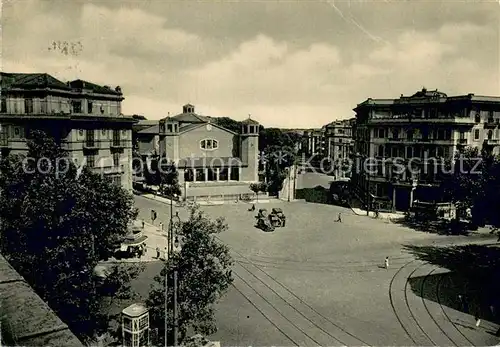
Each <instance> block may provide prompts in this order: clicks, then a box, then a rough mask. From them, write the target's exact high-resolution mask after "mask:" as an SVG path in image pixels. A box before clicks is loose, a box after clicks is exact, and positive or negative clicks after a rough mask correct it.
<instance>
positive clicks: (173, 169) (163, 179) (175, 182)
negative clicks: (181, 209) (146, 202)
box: [160, 162, 181, 198]
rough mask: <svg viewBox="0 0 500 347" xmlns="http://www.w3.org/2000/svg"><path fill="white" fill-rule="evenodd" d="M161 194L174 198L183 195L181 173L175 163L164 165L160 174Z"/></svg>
mask: <svg viewBox="0 0 500 347" xmlns="http://www.w3.org/2000/svg"><path fill="white" fill-rule="evenodd" d="M160 193H161V194H163V195H165V196H167V197H169V198H172V197H174V196H179V195H180V194H181V188H180V185H179V171H178V170H177V166H176V165H175V163H174V162H169V163H166V164H164V165H162V170H161V172H160Z"/></svg>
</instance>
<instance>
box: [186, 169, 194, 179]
mask: <svg viewBox="0 0 500 347" xmlns="http://www.w3.org/2000/svg"><path fill="white" fill-rule="evenodd" d="M184 181H185V182H193V181H194V173H193V169H185V170H184Z"/></svg>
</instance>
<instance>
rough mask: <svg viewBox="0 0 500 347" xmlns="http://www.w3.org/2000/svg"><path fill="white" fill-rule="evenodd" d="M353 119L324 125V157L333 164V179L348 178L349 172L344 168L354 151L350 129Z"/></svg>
mask: <svg viewBox="0 0 500 347" xmlns="http://www.w3.org/2000/svg"><path fill="white" fill-rule="evenodd" d="M354 122H355V119H354V118H352V119H345V120H336V121H333V122H331V123H329V124H327V125H325V127H324V128H325V135H324V136H325V144H326V156H327V157H328V158H329V159H330V160H331V162H332V163H333V175H334V176H335V178H337V179H338V178H348V177H350V170H349V168H348V167H346V164H347V160H349V159H350V157H351V156H352V153H353V150H354V141H353V138H352V127H353V124H354Z"/></svg>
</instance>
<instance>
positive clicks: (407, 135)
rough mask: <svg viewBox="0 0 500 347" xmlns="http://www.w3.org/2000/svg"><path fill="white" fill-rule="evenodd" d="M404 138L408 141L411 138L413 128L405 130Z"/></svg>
mask: <svg viewBox="0 0 500 347" xmlns="http://www.w3.org/2000/svg"><path fill="white" fill-rule="evenodd" d="M406 138H407V139H408V140H410V141H412V140H413V129H409V130H407V131H406Z"/></svg>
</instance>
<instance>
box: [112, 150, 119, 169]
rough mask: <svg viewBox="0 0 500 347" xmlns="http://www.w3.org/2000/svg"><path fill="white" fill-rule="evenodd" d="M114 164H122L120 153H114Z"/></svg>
mask: <svg viewBox="0 0 500 347" xmlns="http://www.w3.org/2000/svg"><path fill="white" fill-rule="evenodd" d="M113 166H120V153H113Z"/></svg>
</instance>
